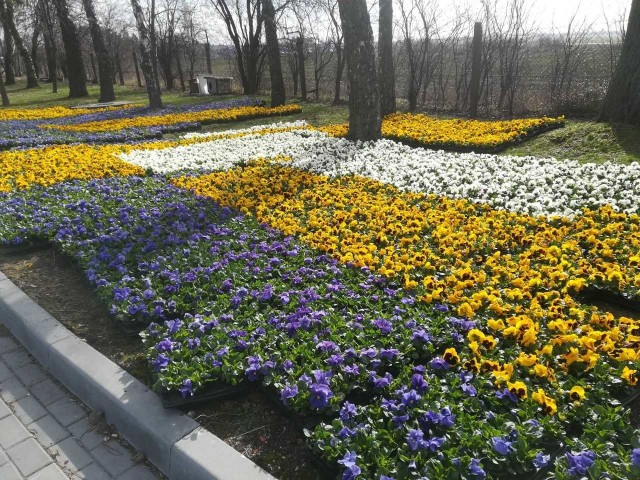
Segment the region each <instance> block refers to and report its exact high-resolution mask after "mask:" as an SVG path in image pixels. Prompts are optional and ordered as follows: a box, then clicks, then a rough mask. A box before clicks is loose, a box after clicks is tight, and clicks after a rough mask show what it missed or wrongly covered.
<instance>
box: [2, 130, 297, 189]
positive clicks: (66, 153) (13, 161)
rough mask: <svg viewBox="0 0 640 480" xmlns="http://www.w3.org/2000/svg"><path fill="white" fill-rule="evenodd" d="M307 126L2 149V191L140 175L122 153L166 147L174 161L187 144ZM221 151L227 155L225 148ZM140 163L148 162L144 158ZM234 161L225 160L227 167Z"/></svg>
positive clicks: (133, 154)
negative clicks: (79, 180) (74, 180)
mask: <svg viewBox="0 0 640 480" xmlns="http://www.w3.org/2000/svg"><path fill="white" fill-rule="evenodd" d="M305 126H306V124H305V123H304V122H290V123H276V124H273V125H269V126H266V127H265V126H260V127H258V128H250V129H244V130H231V131H226V132H219V133H210V134H201V135H190V136H186V137H185V138H182V139H178V140H161V141H153V142H144V143H129V144H109V145H86V144H78V145H62V146H58V145H55V146H49V147H45V148H34V149H22V150H14V151H8V152H0V192H9V191H12V190H14V189H17V190H20V189H25V188H30V187H31V186H33V185H43V186H48V185H53V184H55V183H59V182H63V181H65V180H73V179H87V180H88V179H92V178H103V177H106V176H112V175H139V174H141V173H142V172H143V169H142V168H140V166H136V165H132V164H131V163H132V162H129V161H122V160H121V159H120V158H118V155H119V156H121V157H122V158H123V159H125V160H126V159H127V158H129V156H131V157H132V158H134V157H135V158H138V159H144V157H145V155H150V154H149V153H148V152H151V151H155V152H157V153H156V156H158V155H159V156H163V154H162V153H161V152H162V151H165V150H166V151H167V155H168V156H167V159H168V161H171V159H173V158H174V157H175V155H177V154H178V155H179V154H180V152H181V150H183V149H184V148H185V147H187V146H189V145H194V144H197V143H201V142H208V141H210V140H211V138H212V137H214V138H215V139H217V140H229V139H239V138H242V137H245V136H248V135H266V134H273V133H278V132H288V131H295V130H299V129H301V128H305ZM145 152H147V153H145ZM187 152H188V150H187ZM219 153H220V154H221V155H223V154H225V152H223V151H220V152H219ZM226 154H229V155H230V154H231V152H229V151H227V152H226ZM187 158H189V157H187ZM191 161H195V159H191ZM140 162H141V164H142V165H144V161H143V160H140ZM210 164H211V163H210V162H209V165H210ZM234 164H235V163H226V162H225V163H224V165H227V166H232V165H234ZM155 166H156V171H161V169H159V168H157V164H155ZM144 168H147V167H144Z"/></svg>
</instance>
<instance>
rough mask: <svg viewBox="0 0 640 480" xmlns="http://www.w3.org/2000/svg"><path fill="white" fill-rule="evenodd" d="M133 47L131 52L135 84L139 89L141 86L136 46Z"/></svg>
mask: <svg viewBox="0 0 640 480" xmlns="http://www.w3.org/2000/svg"><path fill="white" fill-rule="evenodd" d="M132 46H133V50H131V51H132V52H133V66H134V67H135V69H136V82H137V84H138V86H139V87H141V86H142V81H141V80H140V70H139V69H138V55H136V46H135V45H132Z"/></svg>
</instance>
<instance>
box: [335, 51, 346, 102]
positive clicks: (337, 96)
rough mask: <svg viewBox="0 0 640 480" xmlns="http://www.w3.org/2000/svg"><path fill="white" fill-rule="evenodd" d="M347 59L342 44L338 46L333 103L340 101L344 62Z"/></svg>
mask: <svg viewBox="0 0 640 480" xmlns="http://www.w3.org/2000/svg"><path fill="white" fill-rule="evenodd" d="M345 62H346V59H345V58H344V50H343V49H342V45H337V46H336V78H335V85H334V92H333V104H334V105H338V104H339V103H340V97H341V94H340V90H341V87H342V73H343V72H344V64H345Z"/></svg>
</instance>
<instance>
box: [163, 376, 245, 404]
mask: <svg viewBox="0 0 640 480" xmlns="http://www.w3.org/2000/svg"><path fill="white" fill-rule="evenodd" d="M250 388H251V387H250V386H249V385H248V384H247V382H241V383H239V384H238V385H229V384H226V383H222V382H220V383H213V384H209V385H207V386H205V387H204V388H202V389H201V390H198V392H196V393H195V395H193V396H191V397H187V398H183V397H182V395H180V393H179V392H176V391H173V390H171V391H169V390H163V391H161V392H158V395H159V396H160V400H161V401H162V406H163V407H164V408H177V407H185V406H187V405H196V404H198V403H202V402H206V401H209V400H224V399H226V398H232V397H235V396H238V395H242V394H245V393H247V392H248V391H249V390H250Z"/></svg>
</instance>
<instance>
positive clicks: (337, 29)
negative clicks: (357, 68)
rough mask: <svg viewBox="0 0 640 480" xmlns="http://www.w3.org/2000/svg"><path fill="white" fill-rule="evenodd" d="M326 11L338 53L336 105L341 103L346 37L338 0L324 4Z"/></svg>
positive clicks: (334, 96)
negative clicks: (338, 10) (341, 22)
mask: <svg viewBox="0 0 640 480" xmlns="http://www.w3.org/2000/svg"><path fill="white" fill-rule="evenodd" d="M323 5H324V8H325V10H326V11H327V13H328V15H329V19H330V20H331V42H332V43H333V48H334V50H335V52H336V76H335V79H334V87H333V103H334V104H335V105H337V104H339V103H340V97H341V87H342V73H343V72H344V66H345V63H346V59H345V57H344V49H343V45H342V44H343V41H344V35H343V34H342V26H341V25H340V18H339V14H336V9H337V7H338V2H337V0H326V2H325V3H324V4H323Z"/></svg>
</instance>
